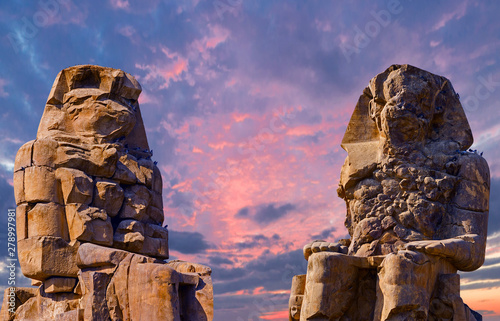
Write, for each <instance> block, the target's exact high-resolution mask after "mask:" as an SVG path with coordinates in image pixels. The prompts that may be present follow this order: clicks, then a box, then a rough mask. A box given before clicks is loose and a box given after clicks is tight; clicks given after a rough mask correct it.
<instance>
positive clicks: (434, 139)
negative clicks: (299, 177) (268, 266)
mask: <svg viewBox="0 0 500 321" xmlns="http://www.w3.org/2000/svg"><path fill="white" fill-rule="evenodd" d="M472 141H473V139H472V133H471V130H470V127H469V124H468V122H467V119H466V117H465V114H464V111H463V109H462V106H461V104H460V101H459V97H458V95H457V94H456V93H455V91H454V89H453V87H452V85H451V83H450V81H449V80H448V79H446V78H444V77H440V76H437V75H434V74H432V73H429V72H427V71H424V70H421V69H419V68H416V67H413V66H409V65H393V66H391V67H389V68H388V69H387V70H386V71H385V72H383V73H381V74H379V75H377V76H376V77H374V78H373V79H372V80H371V81H370V83H369V86H368V87H367V88H365V89H364V90H363V93H362V95H361V97H360V98H359V101H358V103H357V105H356V108H355V109H354V112H353V115H352V117H351V120H350V122H349V125H348V126H347V130H346V133H345V136H344V138H343V140H342V147H343V148H344V149H345V150H346V151H347V153H348V156H347V158H346V160H345V163H344V165H343V166H342V171H341V180H340V184H339V189H338V194H339V196H340V197H341V198H343V199H344V200H345V202H346V208H347V214H346V221H345V225H346V227H347V229H348V231H349V234H350V236H351V238H350V239H348V240H341V241H340V242H339V243H330V242H325V241H322V240H320V241H314V242H312V243H310V244H307V245H306V246H305V247H304V255H305V258H306V259H307V260H308V262H309V264H308V272H307V277H306V281H305V282H304V286H303V287H302V288H301V289H298V290H297V289H295V290H294V289H292V297H291V300H290V302H302V304H301V305H300V310H301V312H300V314H298V313H297V309H298V308H297V304H296V303H295V304H294V306H293V313H292V312H291V314H290V318H291V319H295V320H316V319H318V320H319V319H322V320H451V318H453V319H454V320H474V316H473V313H472V312H471V311H470V310H469V309H468V308H464V304H463V302H462V300H461V299H460V294H459V284H460V279H459V276H458V274H456V271H457V270H461V271H472V270H475V269H477V268H479V267H480V266H481V265H482V264H483V262H484V255H485V247H486V234H487V222H488V210H489V209H488V206H489V188H490V181H489V179H490V176H489V169H488V165H487V163H486V161H485V160H484V159H483V158H482V157H481V156H480V155H478V154H477V153H476V152H473V151H471V150H469V147H470V146H471V144H472ZM294 297H300V298H295V299H294ZM368 316H369V317H368Z"/></svg>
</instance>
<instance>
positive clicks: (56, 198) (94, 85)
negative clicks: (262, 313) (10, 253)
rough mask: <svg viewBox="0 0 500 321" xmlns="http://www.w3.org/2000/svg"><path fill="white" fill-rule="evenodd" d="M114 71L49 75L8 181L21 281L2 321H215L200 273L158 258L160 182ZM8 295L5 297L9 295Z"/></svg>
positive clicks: (131, 94)
mask: <svg viewBox="0 0 500 321" xmlns="http://www.w3.org/2000/svg"><path fill="white" fill-rule="evenodd" d="M140 92H141V87H140V85H139V83H138V82H137V81H136V80H135V79H134V78H133V77H132V76H130V75H129V74H126V73H124V72H123V71H121V70H116V69H111V68H104V67H98V66H91V65H86V66H75V67H71V68H67V69H65V70H63V71H61V72H60V73H59V75H58V76H57V78H56V80H55V82H54V85H53V87H52V90H51V93H50V95H49V98H48V101H47V104H46V106H45V111H44V113H43V116H42V120H41V122H40V126H39V128H38V133H37V137H36V139H35V140H34V141H31V142H28V143H26V144H24V145H23V146H22V147H21V149H20V150H19V152H18V154H17V157H16V162H15V169H14V190H15V198H16V203H17V212H16V219H17V237H18V254H19V262H20V265H21V270H22V272H23V274H24V275H25V276H27V277H28V278H31V279H32V284H33V285H38V288H16V292H15V294H16V309H15V312H14V313H12V312H9V311H8V309H7V306H8V304H6V302H7V300H8V297H7V292H6V293H5V297H4V304H3V306H2V312H1V317H2V320H37V321H40V320H50V321H53V320H59V321H63V320H68V321H69V320H71V321H81V320H85V321H90V320H93V321H97V320H99V321H101V320H113V321H115V320H123V321H125V320H152V321H153V320H172V321H173V320H175V321H180V320H193V321H209V320H212V319H213V292H212V281H211V276H210V274H211V270H210V268H208V267H206V266H203V265H200V264H193V263H188V262H183V261H171V262H165V261H164V260H165V259H167V258H168V231H167V229H166V228H164V227H162V224H163V219H164V216H163V204H162V194H161V193H162V179H161V174H160V171H159V169H158V168H157V166H156V164H155V163H154V162H153V161H152V160H151V156H152V151H150V150H149V146H148V142H147V139H146V132H145V129H144V124H143V122H142V118H141V113H140V109H139V104H138V102H137V99H138V97H139V94H140ZM7 290H8V289H7Z"/></svg>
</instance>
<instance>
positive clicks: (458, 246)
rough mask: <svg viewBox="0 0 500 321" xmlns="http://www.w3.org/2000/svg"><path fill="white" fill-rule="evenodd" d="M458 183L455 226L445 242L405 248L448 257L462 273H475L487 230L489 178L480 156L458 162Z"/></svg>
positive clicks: (452, 226) (454, 209) (411, 245)
mask: <svg viewBox="0 0 500 321" xmlns="http://www.w3.org/2000/svg"><path fill="white" fill-rule="evenodd" d="M458 162H459V165H460V170H459V172H458V175H457V176H458V178H459V182H458V184H457V187H456V189H455V195H454V197H453V199H452V206H451V213H449V215H450V216H451V217H452V220H453V224H452V225H450V226H448V228H449V231H447V232H446V235H444V237H445V238H444V239H442V240H425V241H416V242H410V243H408V244H406V245H404V246H403V248H405V249H409V250H412V249H413V250H419V251H422V252H425V253H428V254H431V255H436V256H441V257H446V258H448V259H449V260H450V262H451V263H452V264H453V265H454V266H455V267H456V268H457V269H458V270H461V271H473V270H476V269H478V268H479V267H480V266H481V265H482V264H483V263H484V256H485V249H486V236H487V230H488V211H489V188H490V180H489V178H490V175H489V169H488V164H487V163H486V161H485V160H484V158H482V157H481V156H479V155H477V154H475V153H470V154H467V155H465V156H461V157H460V159H459V160H458Z"/></svg>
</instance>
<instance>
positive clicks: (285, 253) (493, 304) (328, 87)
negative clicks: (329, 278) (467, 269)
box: [0, 0, 500, 321]
mask: <svg viewBox="0 0 500 321" xmlns="http://www.w3.org/2000/svg"><path fill="white" fill-rule="evenodd" d="M499 14H500V2H498V1H452V0H447V1H444V0H443V1H404V0H401V1H277V0H276V1H271V0H262V1H254V0H248V1H247V0H244V1H243V0H207V1H204V0H188V1H181V0H179V1H171V0H141V1H139V0H101V1H97V0H93V1H77V0H40V1H21V0H17V1H16V0H11V1H2V4H0V104H1V106H0V195H1V197H0V211H1V212H0V217H1V222H2V224H0V226H1V227H2V228H1V231H0V257H1V258H2V259H1V261H0V285H1V289H0V290H3V289H4V288H5V286H6V285H7V272H8V271H7V269H6V264H5V260H4V258H5V257H6V254H7V245H6V240H7V237H6V227H5V228H4V226H5V224H6V223H5V222H6V217H7V209H8V208H14V207H15V202H14V196H13V188H12V171H13V165H14V158H15V155H16V152H17V150H18V149H19V147H20V146H21V145H22V144H23V143H24V142H26V141H29V140H32V139H34V138H35V136H36V131H37V127H38V123H39V121H40V118H41V115H42V112H43V109H44V105H45V101H46V99H47V95H48V94H49V91H50V88H51V85H52V82H53V81H54V78H55V77H56V75H57V73H58V72H59V71H60V70H61V69H63V68H66V67H69V66H72V65H76V64H97V65H102V66H108V67H114V68H120V69H122V70H124V71H126V72H128V73H130V74H132V75H134V76H135V77H136V78H137V79H138V80H139V82H140V83H141V85H142V88H143V92H142V94H141V97H140V100H139V101H140V104H141V110H142V115H143V118H144V123H145V127H146V131H147V135H148V140H149V144H150V146H151V148H152V149H153V150H154V157H153V158H154V160H156V161H158V165H159V167H160V169H161V171H162V175H163V186H164V189H163V199H164V204H165V207H164V211H165V223H166V224H168V228H169V231H170V249H171V255H172V258H179V259H185V260H192V261H194V262H199V263H204V264H207V265H209V266H211V267H212V269H213V274H212V276H213V280H214V289H215V320H217V321H234V320H237V321H242V320H245V321H246V320H287V312H286V310H287V302H288V296H289V289H290V285H291V278H292V276H293V275H295V274H302V273H305V268H306V261H305V260H304V258H303V255H302V247H303V245H304V244H306V243H307V242H309V241H311V240H313V239H316V238H322V239H326V240H330V241H334V240H337V239H339V238H343V237H345V236H346V235H347V231H346V229H345V228H344V225H343V222H344V216H345V206H344V202H343V201H342V200H340V199H339V198H338V197H337V193H336V189H337V184H338V181H339V173H340V167H341V165H342V163H343V162H344V159H345V156H346V153H345V152H344V151H343V150H342V149H341V148H340V141H341V139H342V136H343V134H344V131H345V129H346V126H347V122H348V121H349V118H350V116H351V113H352V111H353V109H354V106H355V104H356V101H357V99H358V97H359V95H360V94H361V92H362V90H363V88H364V87H365V86H366V85H367V84H368V81H369V80H370V79H371V78H372V77H373V76H375V75H376V74H378V73H380V72H382V71H384V70H385V69H386V68H387V67H388V66H390V65H391V64H396V63H397V64H403V63H408V64H412V65H415V66H417V67H420V68H422V69H426V70H428V71H431V72H433V73H437V74H439V75H442V76H445V77H447V78H448V79H450V80H451V82H452V84H453V86H454V88H455V90H456V91H457V92H458V93H459V94H460V97H461V101H462V104H463V105H464V107H465V111H466V114H467V117H468V119H469V122H470V125H471V128H472V132H473V134H474V137H475V143H474V145H473V148H474V149H477V150H478V151H480V152H484V157H485V158H486V160H487V161H488V163H489V165H490V170H491V203H490V224H489V231H488V235H489V241H488V242H489V243H488V247H487V253H486V262H485V265H484V266H483V267H482V268H481V269H479V270H477V271H475V272H472V273H463V274H462V275H461V277H462V297H463V298H464V301H465V303H467V304H468V305H470V306H471V308H473V309H475V310H478V311H480V312H481V313H482V314H483V315H484V316H485V320H488V321H493V320H500V216H499V210H500V201H499V199H498V196H499V194H500V160H499V159H500V148H499V147H500V95H499V94H500V90H499V89H500V61H499V53H500V19H499V18H498V15H499ZM18 282H19V283H18V284H19V285H25V284H26V281H25V279H23V278H22V277H21V276H19V278H18Z"/></svg>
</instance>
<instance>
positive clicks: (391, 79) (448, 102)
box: [341, 65, 472, 184]
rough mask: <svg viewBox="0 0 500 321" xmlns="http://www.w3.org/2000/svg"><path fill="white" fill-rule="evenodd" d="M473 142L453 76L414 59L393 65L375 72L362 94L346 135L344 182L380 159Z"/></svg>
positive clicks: (420, 157)
mask: <svg viewBox="0 0 500 321" xmlns="http://www.w3.org/2000/svg"><path fill="white" fill-rule="evenodd" d="M470 145H472V133H471V130H470V127H469V124H468V122H467V118H466V117H465V113H464V111H463V108H462V106H461V104H460V100H459V98H458V95H457V94H456V93H455V91H454V90H453V87H452V85H451V83H450V81H449V80H448V79H446V78H444V77H441V76H437V75H434V74H431V73H429V72H427V71H424V70H421V69H419V68H416V67H413V66H410V65H402V66H400V65H393V66H391V67H389V68H388V69H387V70H386V71H385V72H383V73H381V74H379V75H377V76H376V77H374V78H373V79H372V80H371V81H370V84H369V87H367V88H365V90H364V91H363V94H362V95H361V97H360V98H359V101H358V104H357V105H356V108H355V110H354V113H353V115H352V117H351V120H350V122H349V125H348V127H347V131H346V133H345V135H344V138H343V140H342V147H343V148H344V149H345V150H346V151H347V152H348V158H347V159H346V163H345V165H344V167H343V169H342V178H341V184H348V181H349V180H350V179H352V178H355V177H356V176H363V171H366V170H369V169H370V168H373V166H375V165H376V164H377V163H380V162H385V161H387V160H388V159H390V158H394V157H397V158H404V159H406V160H408V161H411V162H415V163H424V162H425V161H427V160H428V159H427V157H426V156H425V153H426V152H427V153H429V149H432V152H433V153H436V152H439V153H444V154H451V153H454V152H455V151H457V150H460V151H465V150H467V149H468V148H469V147H470Z"/></svg>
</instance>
